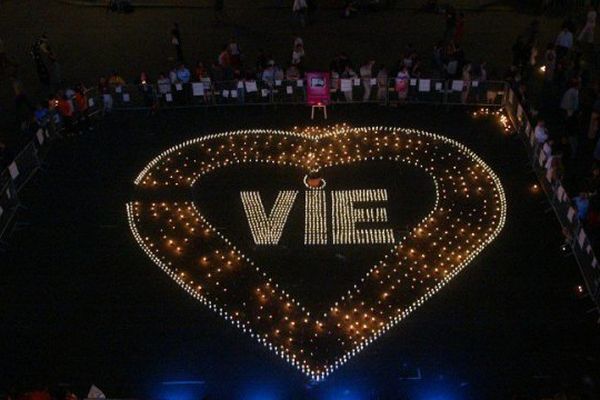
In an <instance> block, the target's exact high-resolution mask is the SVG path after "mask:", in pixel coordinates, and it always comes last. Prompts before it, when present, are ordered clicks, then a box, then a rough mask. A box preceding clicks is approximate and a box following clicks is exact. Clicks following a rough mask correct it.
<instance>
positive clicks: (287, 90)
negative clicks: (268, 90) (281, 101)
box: [285, 86, 294, 94]
mask: <svg viewBox="0 0 600 400" xmlns="http://www.w3.org/2000/svg"><path fill="white" fill-rule="evenodd" d="M285 92H286V93H287V94H292V93H294V89H293V88H292V87H291V86H286V87H285Z"/></svg>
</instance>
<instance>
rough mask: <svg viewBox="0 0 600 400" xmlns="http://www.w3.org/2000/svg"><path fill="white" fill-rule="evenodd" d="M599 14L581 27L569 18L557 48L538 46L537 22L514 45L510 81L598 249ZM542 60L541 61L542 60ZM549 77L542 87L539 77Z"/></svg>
mask: <svg viewBox="0 0 600 400" xmlns="http://www.w3.org/2000/svg"><path fill="white" fill-rule="evenodd" d="M596 18H597V9H596V8H595V7H593V6H590V7H589V8H588V10H587V12H586V16H585V21H584V23H583V24H581V25H579V26H577V24H575V23H574V21H572V20H570V19H567V20H565V21H564V23H563V24H562V27H561V30H560V31H559V32H557V35H556V39H555V41H553V42H552V43H548V44H546V45H541V44H540V43H538V32H539V30H538V27H539V24H538V22H537V21H533V22H532V23H531V25H530V26H529V27H528V28H527V30H526V31H525V32H523V34H521V35H519V36H518V38H517V40H516V42H515V44H514V45H513V65H512V67H511V69H510V72H509V75H508V76H507V79H508V81H509V82H510V83H511V85H512V86H513V89H514V90H515V93H517V97H518V98H519V100H520V101H521V104H522V105H523V107H524V109H525V111H526V112H527V114H528V115H529V116H530V118H531V119H532V120H533V121H535V122H534V124H535V127H534V136H535V141H536V145H537V146H538V147H539V148H540V149H541V150H542V152H543V153H544V157H543V158H544V167H545V168H546V171H547V177H549V178H550V179H551V180H552V182H553V184H554V185H558V183H559V182H560V183H562V184H563V186H564V187H565V188H566V189H567V191H568V192H569V194H570V195H571V197H572V198H573V201H574V206H575V207H576V210H577V217H578V218H579V220H580V221H581V223H582V224H583V225H584V227H585V228H586V233H587V234H588V237H589V238H590V240H592V243H593V244H594V247H595V248H598V245H599V244H600V196H598V193H599V190H600V140H598V136H599V134H598V128H599V116H600V87H599V85H598V81H597V76H593V75H592V72H593V67H594V66H593V64H590V62H592V63H593V62H594V60H593V58H592V57H591V56H593V55H594V52H593V44H594V30H595V26H596ZM538 58H539V60H538ZM538 72H539V73H541V74H543V79H542V82H541V84H537V86H538V90H537V93H538V94H537V98H534V97H535V96H533V94H531V93H530V92H534V91H533V90H532V89H533V88H534V87H535V86H536V79H535V74H536V73H538Z"/></svg>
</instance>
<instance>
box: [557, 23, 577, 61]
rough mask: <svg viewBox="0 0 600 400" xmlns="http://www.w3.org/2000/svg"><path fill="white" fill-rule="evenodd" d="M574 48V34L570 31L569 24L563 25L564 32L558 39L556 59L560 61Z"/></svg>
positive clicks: (562, 31) (561, 32)
mask: <svg viewBox="0 0 600 400" xmlns="http://www.w3.org/2000/svg"><path fill="white" fill-rule="evenodd" d="M571 47H573V33H572V32H571V31H570V30H569V27H568V24H566V23H565V24H563V27H562V30H561V31H560V33H559V34H558V36H557V37H556V57H557V59H558V60H559V61H560V60H561V59H562V58H564V57H565V56H566V55H567V54H568V53H569V50H571Z"/></svg>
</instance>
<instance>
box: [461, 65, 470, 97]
mask: <svg viewBox="0 0 600 400" xmlns="http://www.w3.org/2000/svg"><path fill="white" fill-rule="evenodd" d="M462 81H463V90H462V93H461V96H460V99H461V101H462V102H463V104H464V103H466V102H467V100H468V99H469V92H470V90H471V64H470V63H467V64H465V66H464V67H463V70H462Z"/></svg>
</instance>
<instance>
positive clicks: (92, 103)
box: [88, 97, 96, 107]
mask: <svg viewBox="0 0 600 400" xmlns="http://www.w3.org/2000/svg"><path fill="white" fill-rule="evenodd" d="M95 105H96V102H95V101H94V98H93V97H90V98H89V99H88V107H94V106H95Z"/></svg>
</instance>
